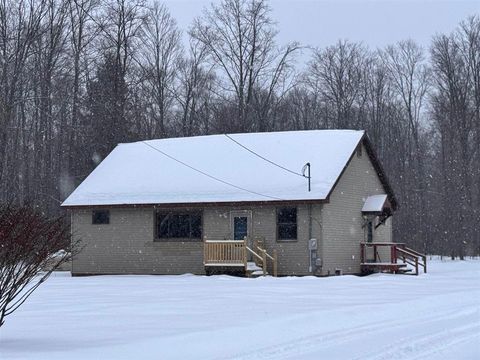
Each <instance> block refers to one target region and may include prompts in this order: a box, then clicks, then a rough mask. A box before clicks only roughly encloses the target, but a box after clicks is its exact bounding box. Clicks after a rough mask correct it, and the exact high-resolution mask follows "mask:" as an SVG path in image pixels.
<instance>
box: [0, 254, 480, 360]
mask: <svg viewBox="0 0 480 360" xmlns="http://www.w3.org/2000/svg"><path fill="white" fill-rule="evenodd" d="M479 279H480V261H478V260H467V261H455V262H452V261H444V262H441V261H438V260H437V261H431V262H430V263H429V273H428V274H422V275H419V276H406V275H387V274H375V275H371V276H368V277H356V276H338V277H330V278H314V277H301V278H296V277H284V278H272V277H267V278H262V277H261V278H257V279H246V278H235V277H229V276H211V277H206V276H193V275H183V276H95V277H76V278H71V277H69V276H68V275H67V274H64V273H62V274H56V275H54V276H53V277H52V278H50V279H49V280H48V281H47V282H46V283H45V284H44V285H42V286H41V287H40V288H39V289H38V290H37V292H36V293H35V294H34V295H33V296H32V297H31V298H30V299H29V300H28V301H27V302H26V303H25V304H24V305H23V306H22V307H21V308H20V310H18V312H16V313H15V314H14V315H12V316H10V317H8V318H7V321H6V323H5V326H4V327H2V328H0V359H2V360H4V359H5V360H8V359H22V360H30V359H35V360H37V359H49V360H65V359H70V360H77V359H82V360H83V359H118V360H122V359H162V360H169V359H281V360H284V359H292V360H293V359H295V360H296V359H307V360H308V359H335V360H342V359H362V360H363V359H367V360H368V359H370V360H373V359H397V360H398V359H435V360H437V359H439V360H447V359H448V360H452V359H456V360H461V359H478V358H480V357H479V355H480V349H479V344H480V280H479Z"/></svg>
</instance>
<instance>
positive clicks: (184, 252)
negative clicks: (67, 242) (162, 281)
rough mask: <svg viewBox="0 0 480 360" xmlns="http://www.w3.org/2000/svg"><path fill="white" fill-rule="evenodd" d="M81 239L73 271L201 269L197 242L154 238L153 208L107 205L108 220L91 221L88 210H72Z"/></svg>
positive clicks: (198, 271) (171, 271)
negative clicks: (155, 240)
mask: <svg viewBox="0 0 480 360" xmlns="http://www.w3.org/2000/svg"><path fill="white" fill-rule="evenodd" d="M72 233H73V236H74V237H75V238H79V239H80V240H81V241H82V246H83V247H84V248H83V250H82V252H81V253H80V254H78V256H77V257H76V258H75V259H74V260H73V264H72V273H73V274H182V273H196V274H201V273H203V271H204V270H203V245H202V243H201V242H184V243H179V242H154V241H153V237H154V211H153V209H135V208H125V209H110V224H108V225H92V212H91V210H75V211H72Z"/></svg>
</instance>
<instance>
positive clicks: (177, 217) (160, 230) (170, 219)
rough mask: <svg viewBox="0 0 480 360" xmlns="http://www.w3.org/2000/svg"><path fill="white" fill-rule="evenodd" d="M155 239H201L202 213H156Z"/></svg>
mask: <svg viewBox="0 0 480 360" xmlns="http://www.w3.org/2000/svg"><path fill="white" fill-rule="evenodd" d="M157 239H159V240H165V239H169V240H173V239H177V240H179V239H181V240H201V239H202V214H201V213H200V212H191V213H177V212H169V213H165V212H162V213H160V212H159V213H157Z"/></svg>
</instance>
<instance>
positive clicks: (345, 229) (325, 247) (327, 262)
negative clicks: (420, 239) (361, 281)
mask: <svg viewBox="0 0 480 360" xmlns="http://www.w3.org/2000/svg"><path fill="white" fill-rule="evenodd" d="M384 193H385V190H384V189H383V186H382V184H381V182H380V180H379V178H378V176H377V173H376V171H375V169H374V167H373V165H372V163H371V161H370V158H369V156H368V155H367V151H366V149H365V148H364V147H363V149H362V156H361V157H358V156H357V155H356V154H354V155H353V157H352V160H351V161H350V163H349V165H348V166H347V168H346V169H345V171H344V173H343V175H342V176H341V178H340V179H339V181H338V183H337V186H336V187H335V189H334V191H333V192H332V194H331V196H330V202H329V203H328V204H324V206H323V209H322V224H323V228H322V242H321V246H320V253H321V258H322V269H321V275H333V274H334V273H335V270H336V269H341V270H342V272H343V273H344V274H349V273H354V274H355V273H359V272H360V242H363V241H366V237H367V234H366V230H367V229H366V227H364V228H362V225H363V221H364V220H363V218H362V213H361V209H362V206H363V203H364V202H365V199H366V198H367V197H368V196H370V195H376V194H384ZM373 241H374V242H391V241H392V220H391V218H390V219H388V220H387V222H386V224H385V225H381V226H379V227H378V228H377V229H376V230H374V233H373ZM380 256H381V258H382V259H384V258H385V259H386V256H387V251H384V250H382V251H380Z"/></svg>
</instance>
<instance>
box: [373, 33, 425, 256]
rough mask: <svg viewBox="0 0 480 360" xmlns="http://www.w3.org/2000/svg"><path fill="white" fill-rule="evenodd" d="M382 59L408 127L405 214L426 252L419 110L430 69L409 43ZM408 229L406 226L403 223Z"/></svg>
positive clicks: (383, 54)
mask: <svg viewBox="0 0 480 360" xmlns="http://www.w3.org/2000/svg"><path fill="white" fill-rule="evenodd" d="M381 57H382V59H383V62H384V64H385V66H386V67H387V69H388V75H389V76H390V79H391V81H392V86H393V91H394V93H395V95H396V96H397V98H398V100H399V103H400V104H401V109H402V112H403V113H404V114H405V118H406V120H407V125H408V135H409V136H408V137H407V139H409V140H411V142H410V143H408V145H409V146H408V149H407V160H408V169H409V170H410V171H411V176H412V180H411V183H410V184H409V185H408V187H409V188H410V189H411V190H410V192H407V193H405V194H404V196H405V197H408V198H409V200H407V203H408V204H409V205H410V207H409V211H408V214H409V216H410V217H411V218H410V221H411V222H413V225H412V226H413V227H415V228H416V229H418V233H417V235H418V236H417V237H416V240H414V241H415V243H416V246H417V247H418V246H421V248H422V251H425V252H427V251H428V248H429V245H430V239H429V238H428V231H427V229H426V228H425V226H424V224H425V221H424V218H425V216H426V215H427V210H426V203H425V193H426V191H427V188H426V186H427V184H426V178H425V176H426V174H425V164H424V162H423V157H422V156H418V154H422V153H424V149H422V143H421V135H422V133H421V131H422V123H421V121H422V111H423V110H424V103H425V98H426V95H427V91H428V87H429V84H430V83H429V76H430V73H429V69H428V67H427V65H426V62H425V55H424V52H423V49H422V48H421V47H420V46H418V45H417V44H416V43H414V42H413V41H411V40H407V41H400V42H399V43H397V44H396V45H392V46H388V47H387V48H386V49H385V50H384V51H382V52H381ZM406 225H407V226H408V224H406Z"/></svg>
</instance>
